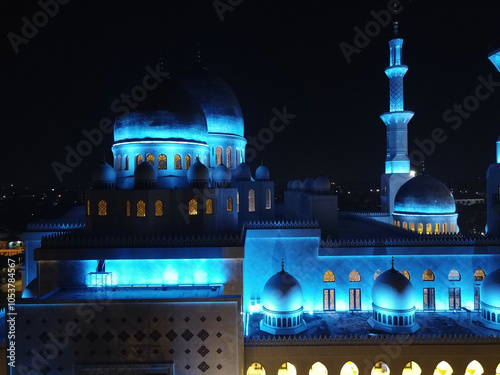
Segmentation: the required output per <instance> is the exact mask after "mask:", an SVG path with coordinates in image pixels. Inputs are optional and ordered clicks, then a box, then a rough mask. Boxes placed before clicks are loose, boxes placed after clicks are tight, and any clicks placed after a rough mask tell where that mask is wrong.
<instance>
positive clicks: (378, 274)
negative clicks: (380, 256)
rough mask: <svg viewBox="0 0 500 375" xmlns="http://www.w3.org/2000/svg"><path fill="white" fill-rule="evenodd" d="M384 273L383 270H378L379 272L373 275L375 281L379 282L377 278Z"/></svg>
mask: <svg viewBox="0 0 500 375" xmlns="http://www.w3.org/2000/svg"><path fill="white" fill-rule="evenodd" d="M382 273H383V272H382V270H377V272H375V273H374V274H373V281H375V280H377V277H379V276H380V275H382Z"/></svg>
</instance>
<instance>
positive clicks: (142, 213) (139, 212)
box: [137, 201, 146, 217]
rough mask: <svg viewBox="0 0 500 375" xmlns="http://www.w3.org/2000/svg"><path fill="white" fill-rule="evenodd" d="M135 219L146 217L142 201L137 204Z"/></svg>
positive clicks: (144, 205)
mask: <svg viewBox="0 0 500 375" xmlns="http://www.w3.org/2000/svg"><path fill="white" fill-rule="evenodd" d="M137 217H146V203H144V201H139V202H137Z"/></svg>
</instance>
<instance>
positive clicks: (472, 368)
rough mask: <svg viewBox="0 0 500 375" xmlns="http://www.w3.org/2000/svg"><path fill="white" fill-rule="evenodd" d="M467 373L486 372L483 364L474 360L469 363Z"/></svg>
mask: <svg viewBox="0 0 500 375" xmlns="http://www.w3.org/2000/svg"><path fill="white" fill-rule="evenodd" d="M465 373H466V374H473V375H482V374H483V373H484V369H483V366H481V364H480V363H479V362H478V361H476V360H474V361H472V362H471V363H469V364H468V365H467V369H466V370H465Z"/></svg>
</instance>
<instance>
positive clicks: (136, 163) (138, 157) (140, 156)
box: [135, 154, 142, 168]
mask: <svg viewBox="0 0 500 375" xmlns="http://www.w3.org/2000/svg"><path fill="white" fill-rule="evenodd" d="M141 163H142V155H140V154H139V155H136V157H135V167H136V168H137V166H138V165H139V164H141Z"/></svg>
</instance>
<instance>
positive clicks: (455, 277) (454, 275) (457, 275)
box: [448, 269, 461, 281]
mask: <svg viewBox="0 0 500 375" xmlns="http://www.w3.org/2000/svg"><path fill="white" fill-rule="evenodd" d="M460 279H461V277H460V272H458V271H457V270H455V269H453V270H451V271H450V273H449V274H448V280H450V281H460Z"/></svg>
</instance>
